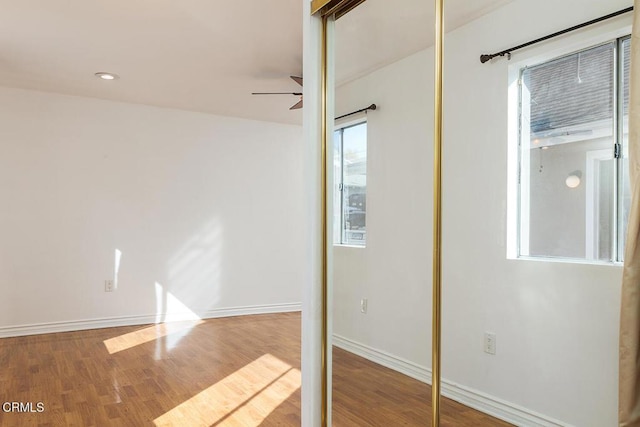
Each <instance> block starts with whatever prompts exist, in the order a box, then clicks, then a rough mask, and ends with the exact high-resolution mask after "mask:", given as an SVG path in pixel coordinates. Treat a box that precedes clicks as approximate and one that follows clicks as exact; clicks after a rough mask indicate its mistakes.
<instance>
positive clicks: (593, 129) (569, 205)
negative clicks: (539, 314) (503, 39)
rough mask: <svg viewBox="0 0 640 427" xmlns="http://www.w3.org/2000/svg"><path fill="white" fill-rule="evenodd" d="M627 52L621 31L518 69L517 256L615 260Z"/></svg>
mask: <svg viewBox="0 0 640 427" xmlns="http://www.w3.org/2000/svg"><path fill="white" fill-rule="evenodd" d="M629 55H630V39H629V38H628V37H624V38H621V39H617V40H614V41H612V42H609V43H605V44H602V45H599V46H595V47H592V48H589V49H586V50H582V51H580V52H576V53H573V54H571V55H566V56H563V57H560V58H556V59H553V60H551V61H548V62H545V63H542V64H538V65H534V66H529V67H525V68H523V69H522V70H520V80H519V85H520V87H519V92H520V93H519V96H520V100H519V110H520V111H519V113H520V114H519V162H520V163H519V168H518V182H519V227H518V228H519V236H518V238H519V239H518V240H519V241H518V247H519V256H524V257H545V258H564V259H567V258H571V259H580V260H587V261H603V262H620V261H622V254H623V250H624V237H625V234H626V223H627V217H628V211H629V205H630V190H629V182H628V181H629V178H628V171H627V167H628V159H627V157H628V156H627V155H626V152H627V150H628V149H627V145H628V144H627V137H628V111H627V108H628V99H629V62H630V61H629Z"/></svg>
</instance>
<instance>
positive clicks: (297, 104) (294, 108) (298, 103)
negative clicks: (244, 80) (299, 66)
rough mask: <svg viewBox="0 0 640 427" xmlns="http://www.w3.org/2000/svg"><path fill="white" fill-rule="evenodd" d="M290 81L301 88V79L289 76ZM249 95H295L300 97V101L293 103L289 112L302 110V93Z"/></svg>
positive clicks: (254, 93)
mask: <svg viewBox="0 0 640 427" xmlns="http://www.w3.org/2000/svg"><path fill="white" fill-rule="evenodd" d="M289 77H291V79H292V80H293V81H294V82H296V83H298V84H299V85H300V86H302V77H296V76H289ZM251 95H295V96H299V97H300V101H298V102H297V103H295V104H294V105H292V106H291V108H289V110H298V109H300V108H302V92H252V93H251Z"/></svg>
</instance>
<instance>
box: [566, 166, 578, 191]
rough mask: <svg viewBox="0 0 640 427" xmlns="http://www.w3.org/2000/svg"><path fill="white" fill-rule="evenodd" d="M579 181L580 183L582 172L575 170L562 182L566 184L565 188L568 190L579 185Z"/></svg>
mask: <svg viewBox="0 0 640 427" xmlns="http://www.w3.org/2000/svg"><path fill="white" fill-rule="evenodd" d="M581 181H582V171H579V170H576V171H573V172H571V173H570V174H569V176H568V177H567V179H566V180H565V181H564V183H565V184H567V187H569V188H576V187H577V186H579V185H580V182H581Z"/></svg>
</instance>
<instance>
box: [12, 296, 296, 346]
mask: <svg viewBox="0 0 640 427" xmlns="http://www.w3.org/2000/svg"><path fill="white" fill-rule="evenodd" d="M301 309H302V304H301V303H285V304H265V305H252V306H244V307H227V308H216V309H211V310H206V311H203V312H200V313H198V317H199V318H201V319H214V318H218V317H232V316H247V315H253V314H271V313H287V312H294V311H300V310H301ZM193 316H194V314H193V313H168V314H165V313H163V314H149V315H135V316H119V317H107V318H101V319H85V320H71V321H65V322H50V323H38V324H32V325H19V326H5V327H0V338H9V337H17V336H24V335H39V334H50V333H55V332H71V331H82V330H87V329H99V328H112V327H115V326H133V325H148V324H152V323H162V322H172V321H179V320H191V319H193V318H194V317H193Z"/></svg>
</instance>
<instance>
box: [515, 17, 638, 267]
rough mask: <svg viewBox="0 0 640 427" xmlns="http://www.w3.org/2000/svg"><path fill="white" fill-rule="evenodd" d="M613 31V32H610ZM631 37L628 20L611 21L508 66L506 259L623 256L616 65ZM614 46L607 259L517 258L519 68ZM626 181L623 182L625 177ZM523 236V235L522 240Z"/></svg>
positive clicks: (618, 261) (619, 73) (620, 100)
mask: <svg viewBox="0 0 640 427" xmlns="http://www.w3.org/2000/svg"><path fill="white" fill-rule="evenodd" d="M611 27H613V29H612V28H611ZM630 37H631V24H630V19H627V20H623V21H622V22H618V23H616V25H615V26H609V28H606V29H604V30H603V29H602V28H601V29H587V30H584V31H582V32H579V33H578V34H575V35H569V36H566V38H564V40H562V39H561V40H558V41H555V42H553V41H552V42H548V43H544V44H542V45H541V46H538V47H534V48H531V49H530V50H529V52H528V53H529V54H528V55H527V56H526V57H524V58H523V59H520V60H518V61H514V63H513V64H509V66H508V74H509V86H508V141H509V144H508V163H507V164H508V171H507V230H506V232H507V233H506V237H507V242H506V252H507V253H506V256H507V259H519V260H528V261H546V262H563V263H579V264H600V265H615V266H620V265H622V258H623V255H624V247H623V240H624V239H623V237H624V236H622V234H621V231H622V230H623V229H624V226H623V224H622V222H621V221H623V220H624V218H623V216H624V209H623V205H622V204H623V202H624V200H623V197H622V191H623V189H624V185H623V183H624V181H623V179H624V174H625V173H627V172H626V170H625V168H624V167H623V162H624V160H625V158H626V157H627V154H626V153H627V152H628V147H626V146H625V144H624V142H625V141H624V134H623V132H624V123H623V121H624V114H623V113H624V111H623V108H624V97H623V90H624V84H623V81H622V78H623V73H624V68H623V67H622V66H621V65H622V64H623V62H622V59H623V58H622V55H621V54H620V52H621V51H622V47H623V43H624V42H625V41H626V40H628V39H629V38H630ZM612 42H614V43H615V48H614V55H615V56H614V67H615V68H614V109H613V114H614V116H613V126H612V127H613V129H612V131H613V137H612V139H613V144H612V147H611V149H612V150H613V149H614V147H615V145H614V144H620V146H621V148H622V155H621V156H620V157H619V158H616V159H614V160H615V161H614V172H613V174H612V179H613V180H614V189H613V192H614V193H613V198H614V201H613V206H614V211H613V215H612V219H613V222H614V224H613V229H612V240H613V241H612V244H611V246H612V248H611V250H612V260H599V259H588V258H587V254H585V257H584V258H570V257H556V256H550V255H545V256H542V255H534V256H532V255H522V254H521V248H522V243H523V241H522V239H523V233H522V229H521V227H522V221H523V220H526V216H527V215H526V213H525V214H524V215H523V210H522V207H523V206H522V201H523V185H522V180H523V173H524V172H523V167H522V161H523V156H522V147H523V144H522V142H523V141H522V120H521V113H522V101H523V100H522V98H521V94H522V91H521V83H522V74H523V72H524V70H526V69H527V68H530V67H534V66H537V65H541V64H544V63H547V62H550V61H553V60H555V59H559V58H562V57H564V56H568V55H572V54H576V53H578V52H581V51H586V50H589V49H592V48H595V47H598V46H602V45H606V44H608V43H612ZM627 179H628V178H627ZM524 238H526V236H525V237H524Z"/></svg>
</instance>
